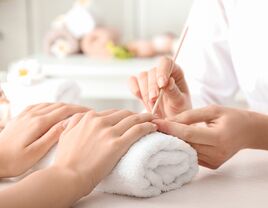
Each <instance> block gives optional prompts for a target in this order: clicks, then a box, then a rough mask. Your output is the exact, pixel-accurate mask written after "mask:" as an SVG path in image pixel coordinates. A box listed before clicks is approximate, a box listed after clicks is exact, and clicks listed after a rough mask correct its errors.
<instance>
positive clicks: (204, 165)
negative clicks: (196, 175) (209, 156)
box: [198, 159, 215, 169]
mask: <svg viewBox="0 0 268 208" xmlns="http://www.w3.org/2000/svg"><path fill="white" fill-rule="evenodd" d="M198 164H199V165H200V166H203V167H205V168H209V169H215V168H214V167H213V166H212V165H211V164H209V163H207V162H205V161H203V160H201V159H200V160H199V159H198Z"/></svg>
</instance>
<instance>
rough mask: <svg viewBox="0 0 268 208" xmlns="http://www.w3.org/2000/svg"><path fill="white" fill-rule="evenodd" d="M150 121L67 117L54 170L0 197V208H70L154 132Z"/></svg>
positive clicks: (146, 117)
mask: <svg viewBox="0 0 268 208" xmlns="http://www.w3.org/2000/svg"><path fill="white" fill-rule="evenodd" d="M153 119H154V117H153V116H152V115H151V114H149V113H147V114H139V115H138V114H134V113H131V112H128V111H125V110H121V111H117V110H109V111H105V112H101V113H97V112H94V111H89V112H87V113H79V114H76V115H74V116H72V117H71V118H70V119H68V124H67V126H66V128H65V130H64V131H63V133H62V134H61V136H60V139H59V144H58V148H57V153H56V160H55V162H54V164H53V165H52V166H51V167H50V168H47V169H44V170H41V171H37V172H35V173H33V174H31V175H30V176H28V177H26V178H25V179H24V180H22V181H20V182H18V183H17V184H15V185H13V186H12V187H10V188H8V189H6V190H4V191H1V192H0V201H1V206H3V207H10V208H13V207H14V208H15V207H22V208H24V207H25V208H26V207H27V208H31V207H33V208H34V207H40V208H42V207H44V208H45V207H57V208H58V207H70V206H71V205H72V204H73V203H75V202H76V201H77V200H79V199H80V198H82V197H83V196H86V195H88V194H89V193H90V192H91V191H92V190H93V189H94V187H95V186H96V185H97V184H98V183H99V182H100V181H101V180H102V179H103V178H104V177H105V176H107V175H108V174H109V173H110V172H111V170H112V169H113V167H114V166H115V165H116V164H117V162H118V161H119V160H120V158H121V157H122V156H123V155H124V154H125V153H126V152H127V151H128V149H129V147H130V146H131V145H132V144H133V143H135V142H136V141H137V140H138V139H139V138H141V137H142V136H145V135H147V134H148V133H151V132H155V131H156V130H157V126H156V125H155V124H154V123H152V120H153ZM14 196H16V200H12V199H13V198H14Z"/></svg>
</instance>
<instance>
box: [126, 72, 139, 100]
mask: <svg viewBox="0 0 268 208" xmlns="http://www.w3.org/2000/svg"><path fill="white" fill-rule="evenodd" d="M128 86H129V89H130V91H131V93H132V94H133V95H135V96H136V97H137V98H138V99H141V100H142V96H141V92H140V87H139V84H138V80H137V78H136V77H134V76H132V77H130V78H129V79H128Z"/></svg>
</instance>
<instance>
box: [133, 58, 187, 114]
mask: <svg viewBox="0 0 268 208" xmlns="http://www.w3.org/2000/svg"><path fill="white" fill-rule="evenodd" d="M171 64H172V60H171V59H169V58H166V57H164V58H162V59H161V60H160V64H159V66H158V67H156V68H153V69H152V70H150V71H148V72H147V71H144V72H142V73H140V74H139V75H138V76H132V77H130V79H129V87H130V90H131V92H132V93H133V94H134V95H135V96H136V97H137V98H138V99H139V100H141V101H142V102H143V104H144V106H145V107H146V109H147V111H148V112H151V111H152V109H153V106H154V104H155V102H156V100H157V98H158V96H159V93H160V89H161V88H162V89H163V90H164V95H163V98H162V100H161V102H160V105H159V108H158V109H157V112H156V113H157V115H158V116H160V117H161V118H166V117H172V116H175V115H177V114H178V113H181V112H183V111H185V110H188V109H191V108H192V104H191V99H190V92H189V89H188V86H187V84H186V81H185V79H184V74H183V71H182V70H181V69H180V67H179V66H177V65H175V66H174V68H173V70H172V72H171V76H170V71H169V70H170V67H171Z"/></svg>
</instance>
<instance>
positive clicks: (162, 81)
mask: <svg viewBox="0 0 268 208" xmlns="http://www.w3.org/2000/svg"><path fill="white" fill-rule="evenodd" d="M158 84H159V87H161V88H162V87H164V86H165V85H166V78H165V77H163V76H161V77H159V78H158Z"/></svg>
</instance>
